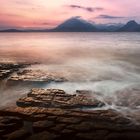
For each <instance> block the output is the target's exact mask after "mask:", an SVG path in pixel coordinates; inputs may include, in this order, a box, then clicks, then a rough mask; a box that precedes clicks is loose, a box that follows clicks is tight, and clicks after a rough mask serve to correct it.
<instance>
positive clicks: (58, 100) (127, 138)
mask: <svg viewBox="0 0 140 140" xmlns="http://www.w3.org/2000/svg"><path fill="white" fill-rule="evenodd" d="M23 67H25V65H20V64H18V65H10V66H9V65H0V79H1V80H2V79H5V78H8V79H9V81H16V82H18V81H20V82H25V81H28V82H30V81H34V82H38V81H45V82H50V81H55V80H56V81H55V82H63V81H65V80H66V79H65V78H63V77H59V78H60V79H59V78H58V77H57V76H56V75H54V74H52V75H50V74H46V73H42V72H39V71H31V70H23V71H19V69H20V68H23ZM6 70H8V71H10V73H7V74H4V73H3V72H2V71H5V73H6ZM14 72H16V74H15V75H11V74H12V73H14ZM9 75H11V76H10V77H9ZM47 78H48V79H49V80H48V79H47ZM11 94H12V93H11ZM16 105H17V106H16V107H7V108H4V109H1V110H0V140H19V139H20V140H39V139H40V140H63V139H64V140H65V139H67V140H139V139H140V125H139V124H136V123H134V122H132V120H130V119H129V118H126V117H125V116H123V115H122V114H120V113H118V112H117V111H115V110H112V109H108V110H102V107H104V106H105V103H104V102H102V101H100V100H98V99H96V97H94V94H93V93H92V94H91V91H88V90H87V91H86V90H77V91H76V92H75V93H73V94H69V93H66V92H65V91H64V90H61V89H40V88H33V89H31V90H30V91H29V92H28V93H27V96H26V97H22V98H20V99H19V100H17V102H16Z"/></svg>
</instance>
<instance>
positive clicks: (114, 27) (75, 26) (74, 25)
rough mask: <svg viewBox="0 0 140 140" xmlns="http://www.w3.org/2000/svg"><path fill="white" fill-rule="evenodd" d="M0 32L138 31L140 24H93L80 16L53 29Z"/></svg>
mask: <svg viewBox="0 0 140 140" xmlns="http://www.w3.org/2000/svg"><path fill="white" fill-rule="evenodd" d="M0 32H140V24H138V23H137V22H136V21H135V20H131V21H129V22H127V23H126V24H94V23H90V22H88V21H86V20H83V19H80V18H70V19H68V20H66V21H64V22H63V23H61V24H60V25H58V26H57V27H55V28H53V29H42V30H41V29H40V30H37V29H34V30H33V29H24V30H20V29H5V30H0Z"/></svg>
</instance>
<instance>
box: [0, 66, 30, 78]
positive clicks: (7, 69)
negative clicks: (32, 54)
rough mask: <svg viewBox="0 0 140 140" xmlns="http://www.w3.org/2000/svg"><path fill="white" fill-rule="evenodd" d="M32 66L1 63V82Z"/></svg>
mask: <svg viewBox="0 0 140 140" xmlns="http://www.w3.org/2000/svg"><path fill="white" fill-rule="evenodd" d="M29 65H30V64H24V63H23V64H22V63H21V64H20V63H19V64H14V63H0V80H4V79H6V78H8V77H9V76H10V75H11V74H12V73H14V72H16V71H18V70H19V69H20V68H25V67H27V66H29Z"/></svg>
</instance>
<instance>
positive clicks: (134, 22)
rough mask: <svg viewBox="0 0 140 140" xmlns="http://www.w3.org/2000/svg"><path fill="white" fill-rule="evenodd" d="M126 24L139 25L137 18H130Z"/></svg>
mask: <svg viewBox="0 0 140 140" xmlns="http://www.w3.org/2000/svg"><path fill="white" fill-rule="evenodd" d="M126 25H129V26H137V25H139V24H138V23H137V22H136V21H135V20H130V21H129V22H127V24H126Z"/></svg>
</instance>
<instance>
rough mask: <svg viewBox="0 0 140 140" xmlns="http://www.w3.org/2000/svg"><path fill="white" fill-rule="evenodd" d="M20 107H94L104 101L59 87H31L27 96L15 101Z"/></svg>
mask: <svg viewBox="0 0 140 140" xmlns="http://www.w3.org/2000/svg"><path fill="white" fill-rule="evenodd" d="M17 105H18V106H20V107H29V106H30V107H31V106H32V107H47V108H52V107H53V108H67V109H68V108H69V109H71V108H94V107H101V106H103V105H104V103H102V102H100V101H98V100H96V99H95V98H93V97H91V95H90V94H73V95H70V94H67V93H65V92H64V91H63V90H59V89H47V90H45V89H32V90H31V92H30V93H28V97H24V98H21V99H19V100H18V101H17Z"/></svg>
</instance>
